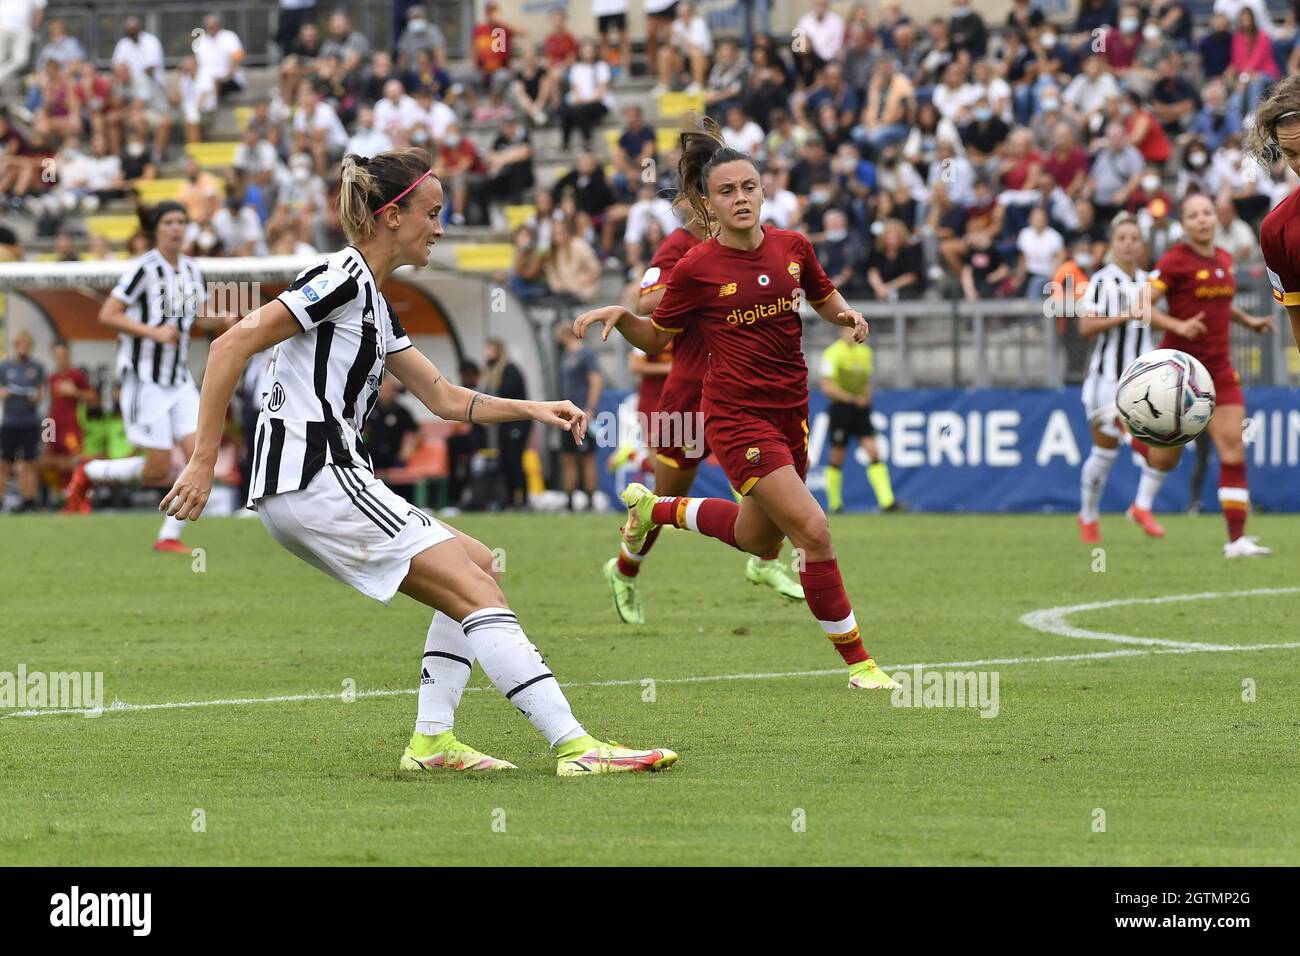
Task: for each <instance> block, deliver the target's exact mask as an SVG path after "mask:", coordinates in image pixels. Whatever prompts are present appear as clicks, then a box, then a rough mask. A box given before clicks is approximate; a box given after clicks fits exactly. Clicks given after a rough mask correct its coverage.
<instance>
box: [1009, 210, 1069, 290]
mask: <svg viewBox="0 0 1300 956" xmlns="http://www.w3.org/2000/svg"><path fill="white" fill-rule="evenodd" d="M1016 249H1017V250H1018V251H1019V252H1020V267H1019V269H1018V270H1017V274H1018V275H1019V276H1020V278H1021V280H1022V285H1021V293H1020V294H1021V295H1023V296H1025V297H1026V298H1029V299H1037V298H1040V297H1041V296H1043V295H1044V294H1045V292H1046V291H1047V288H1048V285H1049V283H1050V282H1051V280H1052V276H1054V275H1055V274H1056V270H1057V268H1058V267H1059V266H1060V265H1061V263H1062V261H1064V257H1065V240H1064V239H1063V238H1061V234H1060V233H1059V232H1057V231H1056V230H1055V229H1053V228H1052V226H1051V224H1050V223H1049V222H1048V220H1047V210H1046V209H1045V208H1043V207H1042V206H1035V207H1034V208H1033V209H1031V210H1030V212H1029V225H1027V226H1025V228H1023V229H1021V230H1020V234H1019V235H1018V236H1017V237H1016Z"/></svg>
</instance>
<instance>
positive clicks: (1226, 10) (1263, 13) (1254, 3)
mask: <svg viewBox="0 0 1300 956" xmlns="http://www.w3.org/2000/svg"><path fill="white" fill-rule="evenodd" d="M1242 10H1249V11H1250V12H1251V13H1252V14H1253V15H1254V17H1255V22H1256V23H1257V24H1258V25H1259V30H1260V32H1261V33H1264V34H1266V35H1268V36H1273V35H1275V34H1276V33H1277V26H1276V25H1275V24H1274V23H1273V17H1272V15H1271V14H1270V13H1269V12H1268V4H1267V2H1265V0H1214V12H1215V13H1222V14H1225V15H1227V17H1228V20H1229V21H1230V22H1232V23H1236V22H1237V17H1238V16H1239V15H1240V14H1241V11H1242Z"/></svg>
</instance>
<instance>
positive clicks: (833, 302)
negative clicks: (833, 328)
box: [813, 290, 871, 342]
mask: <svg viewBox="0 0 1300 956" xmlns="http://www.w3.org/2000/svg"><path fill="white" fill-rule="evenodd" d="M813 310H814V311H815V312H816V313H817V314H818V315H820V316H821V317H822V318H823V319H825V320H826V321H827V322H829V323H830V324H831V325H838V326H842V327H844V328H851V329H853V341H855V342H865V341H866V340H867V335H868V334H869V333H870V331H871V328H870V326H868V325H867V320H866V319H865V318H863V317H862V313H861V312H858V311H857V310H855V309H850V308H849V304H848V302H846V301H845V300H844V296H843V295H842V294H840V292H839V291H838V290H836V291H835V292H832V293H831V295H830V298H828V299H824V300H823V301H821V302H819V303H817V304H816V305H814V306H813Z"/></svg>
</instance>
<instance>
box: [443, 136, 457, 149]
mask: <svg viewBox="0 0 1300 956" xmlns="http://www.w3.org/2000/svg"><path fill="white" fill-rule="evenodd" d="M443 142H444V143H446V144H447V145H448V146H450V147H451V148H452V149H455V148H456V147H457V146H459V145H460V137H459V136H457V135H456V134H455V133H452V134H450V135H448V136H447V137H446V138H445V139H444V140H443Z"/></svg>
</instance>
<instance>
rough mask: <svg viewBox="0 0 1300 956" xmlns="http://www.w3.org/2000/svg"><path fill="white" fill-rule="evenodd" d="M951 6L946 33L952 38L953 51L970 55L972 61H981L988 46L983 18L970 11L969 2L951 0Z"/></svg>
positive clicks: (987, 35)
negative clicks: (950, 17)
mask: <svg viewBox="0 0 1300 956" xmlns="http://www.w3.org/2000/svg"><path fill="white" fill-rule="evenodd" d="M952 5H953V9H952V19H951V20H949V21H948V32H949V33H950V34H951V36H952V46H953V49H954V50H957V51H960V52H965V53H968V54H970V56H971V58H972V59H975V60H979V59H983V58H984V55H985V54H986V53H987V52H988V45H989V32H988V27H987V26H985V25H984V18H983V17H981V16H980V15H979V14H978V13H976V12H975V11H974V10H973V9H971V3H970V0H952Z"/></svg>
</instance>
